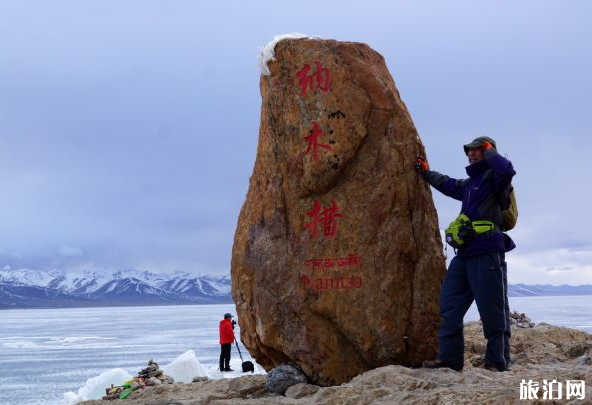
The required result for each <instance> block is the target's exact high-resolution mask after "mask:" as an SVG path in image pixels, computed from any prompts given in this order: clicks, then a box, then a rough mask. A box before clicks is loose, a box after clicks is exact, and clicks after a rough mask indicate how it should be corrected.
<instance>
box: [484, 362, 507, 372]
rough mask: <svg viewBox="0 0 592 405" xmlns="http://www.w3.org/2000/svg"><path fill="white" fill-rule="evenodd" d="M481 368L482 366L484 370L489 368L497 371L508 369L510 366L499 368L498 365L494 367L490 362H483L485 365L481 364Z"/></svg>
mask: <svg viewBox="0 0 592 405" xmlns="http://www.w3.org/2000/svg"><path fill="white" fill-rule="evenodd" d="M483 368H484V369H485V370H489V371H498V372H504V371H510V368H509V367H506V368H499V367H496V366H494V365H492V364H485V365H484V366H483Z"/></svg>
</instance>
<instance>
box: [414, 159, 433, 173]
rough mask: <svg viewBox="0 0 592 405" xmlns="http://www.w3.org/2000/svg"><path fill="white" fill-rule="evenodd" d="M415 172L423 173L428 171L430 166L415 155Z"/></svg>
mask: <svg viewBox="0 0 592 405" xmlns="http://www.w3.org/2000/svg"><path fill="white" fill-rule="evenodd" d="M415 170H417V171H418V172H420V173H425V172H427V171H428V170H430V166H429V165H428V162H426V160H425V159H424V158H423V157H421V156H419V155H417V159H416V160H415Z"/></svg>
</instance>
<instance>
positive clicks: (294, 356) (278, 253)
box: [231, 39, 445, 385]
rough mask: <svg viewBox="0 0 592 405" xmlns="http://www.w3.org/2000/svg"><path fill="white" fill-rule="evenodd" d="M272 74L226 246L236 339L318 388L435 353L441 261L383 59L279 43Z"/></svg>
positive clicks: (403, 116)
mask: <svg viewBox="0 0 592 405" xmlns="http://www.w3.org/2000/svg"><path fill="white" fill-rule="evenodd" d="M268 66H269V71H270V74H269V75H262V76H261V80H260V88H261V95H262V98H263V102H262V111H261V127H260V132H259V145H258V149H257V158H256V161H255V168H254V170H253V175H252V176H251V179H250V185H249V191H248V193H247V198H246V201H245V203H244V205H243V208H242V210H241V213H240V217H239V219H238V226H237V230H236V235H235V239H234V246H233V250H232V270H231V273H232V295H233V298H234V301H235V304H236V307H237V313H238V319H239V324H240V328H241V339H242V340H243V342H244V344H245V346H246V347H247V348H248V350H249V352H250V353H251V355H252V356H253V357H254V358H255V359H256V360H257V362H258V363H259V364H261V365H262V366H263V367H264V368H266V369H267V370H270V369H271V368H273V367H276V366H277V365H279V364H282V363H286V362H289V361H292V362H294V363H296V364H298V365H299V366H300V367H301V368H302V370H303V371H304V372H305V373H306V375H307V377H308V378H309V379H310V381H311V382H313V383H315V384H320V385H332V384H339V383H342V382H345V381H348V380H350V379H351V378H352V377H354V376H356V375H358V374H359V373H361V372H363V371H365V370H368V369H372V368H375V367H378V366H384V365H388V364H401V365H418V364H420V363H421V361H423V360H424V359H431V358H433V357H434V356H435V355H436V352H437V339H436V333H437V328H438V324H439V316H438V298H439V292H440V285H441V282H442V279H443V276H444V273H445V260H444V257H443V255H442V242H441V238H440V234H439V230H438V219H437V215H436V211H435V208H434V205H433V201H432V197H431V193H430V190H429V187H428V185H427V184H426V183H425V182H424V181H423V180H422V179H421V178H420V177H419V176H418V174H417V173H416V172H415V170H414V169H413V162H414V160H415V157H416V156H417V155H418V154H420V155H425V151H424V147H423V145H422V143H421V140H420V139H419V136H418V134H417V130H416V129H415V127H414V125H413V122H412V120H411V117H410V115H409V113H408V112H407V109H406V107H405V104H404V103H403V102H402V101H401V98H400V96H399V92H398V91H397V88H396V87H395V84H394V81H393V79H392V77H391V75H390V74H389V71H388V69H387V67H386V65H385V62H384V59H383V57H382V56H381V55H380V54H378V53H377V52H375V51H374V50H372V49H371V48H370V47H368V46H367V45H365V44H361V43H351V42H337V41H331V40H319V39H286V40H283V41H280V42H279V43H277V45H276V46H275V60H272V61H271V62H270V63H269V65H268Z"/></svg>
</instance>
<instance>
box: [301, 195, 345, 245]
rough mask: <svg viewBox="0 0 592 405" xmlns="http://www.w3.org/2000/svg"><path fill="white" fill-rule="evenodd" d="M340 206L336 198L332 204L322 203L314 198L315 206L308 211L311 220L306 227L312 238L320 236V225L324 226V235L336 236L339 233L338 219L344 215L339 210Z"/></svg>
mask: <svg viewBox="0 0 592 405" xmlns="http://www.w3.org/2000/svg"><path fill="white" fill-rule="evenodd" d="M338 211H339V207H338V206H337V203H335V201H334V200H331V205H329V206H325V205H322V204H321V202H320V201H319V200H314V202H313V207H312V209H311V210H310V211H308V212H307V213H306V215H308V216H309V217H310V219H311V220H310V222H309V223H308V224H306V228H307V229H308V230H309V231H310V238H311V239H315V238H317V237H318V236H319V226H321V227H322V230H323V236H325V237H328V238H334V237H335V236H336V235H337V227H338V223H337V219H338V218H341V217H343V215H341V214H340V213H339V212H338Z"/></svg>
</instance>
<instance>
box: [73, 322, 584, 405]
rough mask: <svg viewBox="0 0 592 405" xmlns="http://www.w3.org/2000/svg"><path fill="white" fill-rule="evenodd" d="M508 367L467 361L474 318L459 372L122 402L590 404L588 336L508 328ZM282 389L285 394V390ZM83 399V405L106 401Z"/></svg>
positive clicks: (193, 390) (218, 387) (246, 380)
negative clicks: (523, 390) (528, 395)
mask: <svg viewBox="0 0 592 405" xmlns="http://www.w3.org/2000/svg"><path fill="white" fill-rule="evenodd" d="M512 333H513V335H512V339H511V346H512V358H513V360H514V364H513V365H512V370H511V371H510V372H504V373H498V372H494V371H488V370H485V369H483V368H480V367H474V366H473V364H474V363H479V362H480V361H479V359H481V358H482V356H483V345H484V344H485V340H484V339H483V330H482V327H481V325H479V324H478V323H476V322H475V323H471V324H470V325H468V326H467V327H465V340H466V342H465V350H466V356H467V358H466V362H465V369H464V371H463V372H462V373H457V372H455V371H452V370H449V369H440V370H428V369H411V368H405V367H401V366H387V367H381V368H377V369H375V370H371V371H368V372H366V373H364V374H362V375H360V376H357V377H355V378H354V379H353V380H352V381H350V382H348V383H346V384H343V385H341V386H335V387H325V388H321V387H314V386H310V385H307V384H298V385H294V386H292V387H291V388H289V389H288V391H287V392H286V397H284V396H281V395H278V394H271V393H269V392H267V390H266V389H265V376H262V375H253V376H252V375H248V376H246V377H240V378H236V379H226V380H218V381H212V380H210V381H205V382H199V383H193V384H173V385H160V386H158V387H150V388H147V389H145V390H143V391H140V392H135V393H133V394H132V395H131V396H130V398H128V399H127V400H125V404H129V405H165V404H168V405H172V404H175V405H198V404H199V405H202V404H208V405H227V404H228V405H230V404H232V405H268V404H269V405H313V404H314V405H321V404H322V405H344V404H356V405H366V404H372V405H391V404H405V405H426V404H428V405H463V404H471V405H475V404H479V405H483V404H489V405H520V404H540V405H543V404H570V405H584V404H587V405H589V404H591V403H592V367H591V365H592V335H590V334H588V333H585V332H582V331H577V330H573V329H568V328H559V327H555V326H550V325H545V324H539V325H537V326H535V327H534V328H532V329H515V330H513V331H512ZM553 379H555V380H557V381H558V382H561V383H562V384H563V391H562V399H560V400H543V388H542V387H543V386H544V380H547V381H548V382H550V381H552V380H553ZM522 380H526V381H527V382H528V380H532V381H533V382H537V383H538V384H539V388H540V389H539V392H538V400H534V401H525V400H520V383H521V382H522ZM567 380H576V381H577V380H583V381H585V382H586V388H585V389H586V391H585V398H584V399H577V398H574V397H572V398H571V399H569V400H567V399H566V392H565V388H566V387H565V386H566V381H567ZM289 394H290V397H288V395H289ZM112 403H113V402H108V401H87V402H83V403H82V404H84V405H107V404H112Z"/></svg>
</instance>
